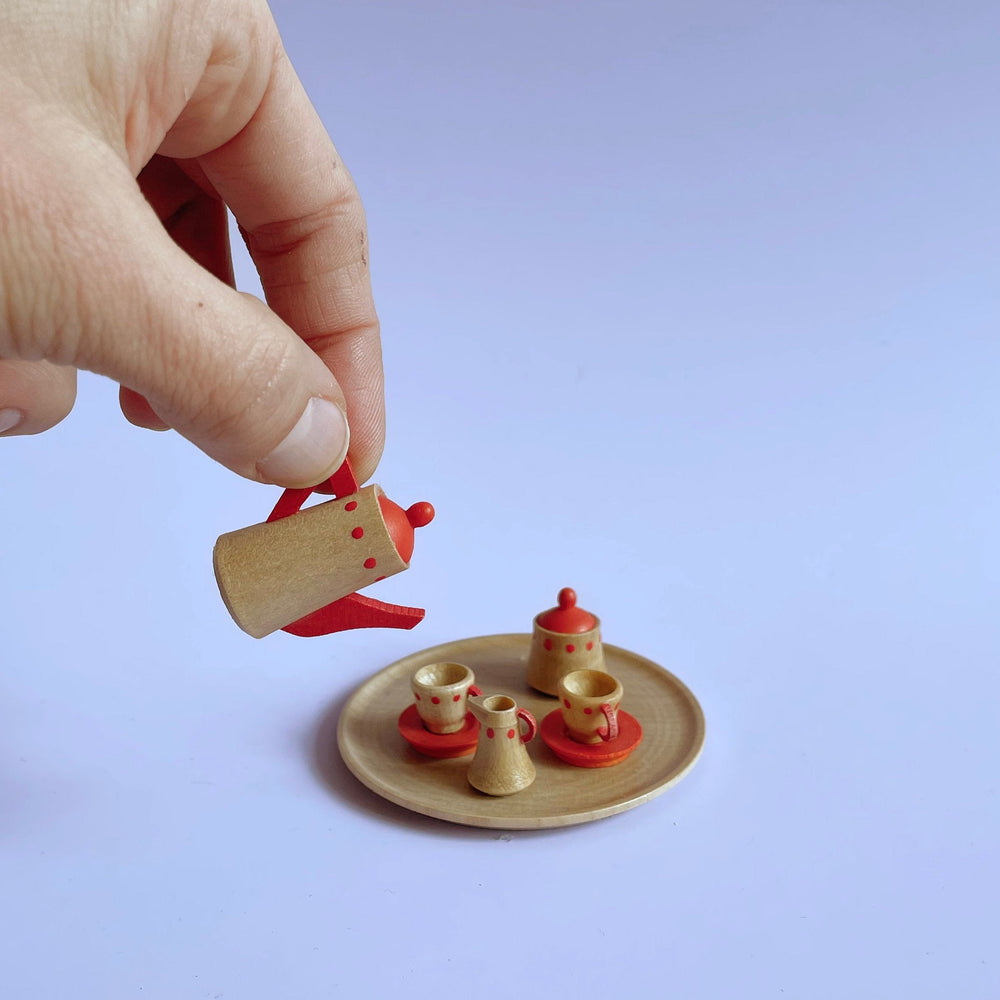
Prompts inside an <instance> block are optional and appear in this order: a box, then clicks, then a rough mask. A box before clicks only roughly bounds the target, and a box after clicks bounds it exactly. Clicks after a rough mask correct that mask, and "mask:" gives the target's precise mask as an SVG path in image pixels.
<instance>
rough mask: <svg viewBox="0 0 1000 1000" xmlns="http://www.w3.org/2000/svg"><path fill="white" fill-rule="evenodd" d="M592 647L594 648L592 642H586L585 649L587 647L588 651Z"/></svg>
mask: <svg viewBox="0 0 1000 1000" xmlns="http://www.w3.org/2000/svg"><path fill="white" fill-rule="evenodd" d="M593 648H594V644H593V643H592V642H588V643H587V649H588V651H589V650H591V649H593Z"/></svg>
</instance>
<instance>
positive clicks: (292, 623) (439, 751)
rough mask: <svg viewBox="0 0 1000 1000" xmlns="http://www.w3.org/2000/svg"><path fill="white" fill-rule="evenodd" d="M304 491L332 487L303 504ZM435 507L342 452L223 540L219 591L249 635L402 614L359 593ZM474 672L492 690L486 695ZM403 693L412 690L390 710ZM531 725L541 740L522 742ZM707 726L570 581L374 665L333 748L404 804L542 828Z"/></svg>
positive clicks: (585, 811) (602, 800)
mask: <svg viewBox="0 0 1000 1000" xmlns="http://www.w3.org/2000/svg"><path fill="white" fill-rule="evenodd" d="M314 492H317V493H320V494H324V495H326V496H327V497H329V499H325V500H323V501H322V502H319V503H316V504H314V505H313V506H310V507H307V506H304V505H305V503H306V501H307V500H308V499H309V498H310V496H311V495H312V494H313V493H314ZM433 517H434V508H433V507H432V506H431V505H430V504H429V503H426V502H419V503H415V504H412V505H411V506H410V507H408V508H406V509H405V510H404V509H403V508H402V507H401V506H399V505H398V504H396V503H394V502H393V501H392V500H390V499H389V498H388V497H387V496H386V495H385V493H384V492H383V491H382V489H381V487H379V486H377V485H370V486H366V487H362V486H361V485H360V484H359V483H358V481H357V479H356V478H355V476H354V472H353V470H352V469H351V466H350V463H349V462H345V463H344V464H343V465H342V466H341V468H339V469H338V470H337V471H336V472H335V473H334V474H333V475H332V476H330V477H329V479H328V480H326V481H325V482H323V483H322V484H320V485H319V486H315V487H309V488H304V489H287V490H285V491H284V492H283V493H282V494H281V496H280V498H279V499H278V501H277V503H276V504H275V506H274V508H273V510H272V511H271V513H270V515H269V516H268V517H267V519H266V520H265V521H264V522H262V523H260V524H254V525H250V526H249V527H246V528H241V529H238V530H236V531H231V532H228V533H226V534H224V535H221V536H220V537H219V539H218V541H217V542H216V545H215V550H214V555H213V562H214V566H215V574H216V580H217V582H218V584H219V592H220V594H221V596H222V599H223V601H224V602H225V605H226V608H227V609H228V610H229V612H230V614H231V615H232V617H233V620H234V621H235V622H236V624H237V625H239V627H240V628H242V629H243V630H244V631H245V632H247V633H248V634H249V635H252V636H254V637H255V638H262V637H263V636H266V635H268V634H270V633H271V632H274V631H276V630H277V629H282V630H284V631H286V632H290V633H292V634H293V635H298V636H320V635H328V634H330V633H332V632H338V631H343V630H348V629H356V628H401V629H409V628H413V627H414V626H415V625H416V624H418V623H419V622H420V620H421V619H422V618H423V616H424V612H423V610H422V609H420V608H413V607H403V606H400V605H395V604H387V603H385V602H383V601H379V600H377V599H374V598H371V597H368V596H367V595H365V594H362V593H361V592H360V591H361V590H364V589H367V588H368V587H369V586H371V585H374V584H377V583H378V582H379V581H380V580H383V579H385V578H386V577H387V576H391V575H393V574H395V573H399V572H401V571H403V570H405V569H407V568H408V567H409V565H410V559H411V557H412V554H413V549H414V534H415V530H416V529H418V528H422V527H424V526H425V525H427V524H428V523H429V522H430V521H431V520H432V518H433ZM477 679H478V681H479V684H480V685H482V687H483V688H489V689H490V690H491V691H493V690H496V689H499V693H490V694H488V695H484V694H483V690H482V689H481V688H480V687H479V686H477V684H476V680H477ZM626 688H627V689H628V691H629V697H630V698H631V699H632V701H631V702H630V703H632V704H641V705H642V706H643V708H642V713H643V723H644V725H640V724H639V722H638V720H637V719H636V718H635V717H634V716H632V715H630V714H629V713H628V712H625V711H624V710H622V708H621V702H622V697H623V693H624V690H625V689H626ZM407 692H409V698H411V699H412V700H411V701H409V703H408V704H407V705H406V707H405V708H404V709H403V711H402V713H401V714H398V716H397V713H398V712H399V708H398V706H399V705H400V704H401V703H402V702H404V701H405V700H407ZM552 698H558V699H559V703H558V707H555V708H553V706H552V702H551V699H552ZM536 718H541V720H542V721H541V724H540V725H539V724H538V723H537V722H536ZM644 726H645V732H644ZM536 735H538V736H540V738H541V740H540V741H541V742H542V743H544V744H545V746H546V747H547V748H548V749H549V750H550V751H551V753H548V754H547V753H545V752H538V751H536V750H535V748H534V747H532V748H531V751H530V752H529V749H528V744H529V743H530V742H531V741H532V740H533V739H534V737H535V736H536ZM704 735H705V720H704V716H703V715H702V712H701V707H700V706H699V704H698V702H697V700H696V699H695V697H694V695H693V694H692V693H691V692H690V691H689V690H688V689H687V687H685V685H684V684H683V683H682V682H681V681H680V680H679V679H678V678H676V677H675V676H674V675H673V674H671V673H670V672H669V671H667V670H664V669H663V668H662V667H660V666H659V665H658V664H656V663H653V662H652V661H650V660H647V659H645V658H644V657H642V656H639V655H637V654H635V653H632V652H629V651H628V650H625V649H621V648H620V647H617V646H610V645H607V644H604V643H602V641H601V634H600V622H599V620H598V619H597V617H596V616H594V615H592V614H590V613H589V612H587V611H584V610H583V609H581V608H579V607H577V605H576V595H575V594H574V593H573V591H572V590H570V589H569V588H566V589H564V590H562V591H561V592H560V594H559V602H558V605H557V606H556V607H554V608H550V609H548V610H547V611H543V612H542V613H541V614H539V615H537V616H536V617H535V620H534V626H533V629H532V632H531V634H530V635H524V634H512V635H493V636H478V637H475V638H471V639H460V640H455V641H454V642H450V643H444V644H442V645H440V646H435V647H433V648H431V649H425V650H421V651H420V652H417V653H413V654H411V655H409V656H407V657H404V658H403V659H402V660H398V661H397V662H396V663H393V664H390V665H389V666H388V667H386V668H384V669H383V670H381V671H379V672H378V673H377V674H375V675H374V676H373V677H371V678H369V680H368V681H367V682H366V683H365V684H363V685H362V686H361V687H360V688H359V689H358V690H357V691H355V693H354V694H353V695H352V697H351V698H350V699H349V700H348V702H347V704H346V705H345V706H344V708H343V710H342V712H341V714H340V717H339V720H338V726H337V745H338V747H339V749H340V754H341V757H342V758H343V760H344V761H345V763H346V764H347V767H348V768H349V769H350V771H351V772H352V773H353V774H354V775H355V776H356V777H357V778H358V780H359V781H361V782H362V783H363V784H365V785H366V786H367V787H369V788H370V789H372V790H373V791H375V792H376V793H377V794H379V795H381V796H382V797H383V798H385V799H388V800H389V801H391V802H395V803H397V804H398V805H401V806H403V807H405V808H407V809H410V810H413V811H415V812H419V813H423V814H424V815H427V816H434V817H437V818H439V819H444V820H448V821H450V822H455V823H463V824H467V825H471V826H486V827H495V828H501V829H538V828H542V827H553V826H566V825H569V824H571V823H583V822H588V821H590V820H593V819H598V818H600V817H603V816H609V815H612V814H613V813H616V812H621V811H623V810H625V809H631V808H633V807H634V806H637V805H640V804H641V803H643V802H646V801H648V800H649V799H650V798H652V797H653V796H655V795H659V794H660V793H661V792H662V791H664V790H665V789H666V788H669V787H670V786H671V785H673V784H675V783H676V782H677V781H679V780H680V779H681V778H682V777H683V776H684V775H685V774H686V773H687V772H688V771H689V770H690V768H691V767H693V766H694V763H695V761H696V760H697V759H698V756H699V754H700V753H701V748H702V745H703V743H704ZM640 742H642V743H643V747H642V751H641V752H640V753H634V751H635V750H636V749H637V747H639V744H640ZM470 756H471V758H472V759H471V761H470V762H469V763H468V766H466V763H465V758H466V757H470ZM627 758H630V759H629V760H628V763H627V764H626V765H625V767H623V768H621V769H620V770H619V771H614V772H611V774H612V775H613V777H612V778H611V779H610V780H609V778H608V777H607V775H608V773H609V769H610V768H612V766H614V765H620V764H622V763H623V762H624V761H626V759H627ZM536 777H537V778H539V780H538V781H537V782H536ZM515 792H517V793H520V794H517V795H515V794H514V793H515Z"/></svg>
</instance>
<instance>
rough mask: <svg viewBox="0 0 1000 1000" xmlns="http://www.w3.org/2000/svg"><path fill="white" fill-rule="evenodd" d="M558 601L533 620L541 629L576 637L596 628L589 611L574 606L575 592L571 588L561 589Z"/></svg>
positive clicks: (594, 619) (595, 622)
mask: <svg viewBox="0 0 1000 1000" xmlns="http://www.w3.org/2000/svg"><path fill="white" fill-rule="evenodd" d="M558 601H559V604H558V605H557V606H556V607H554V608H549V610H548V611H543V612H542V613H541V614H540V615H539V616H538V617H537V618H536V619H535V621H536V622H537V623H538V624H539V625H541V627H542V628H544V629H548V631H549V632H562V633H564V634H566V635H577V634H579V633H580V632H589V631H590V630H591V629H593V628H596V627H597V619H596V618H595V617H594V616H593V615H592V614H591V613H590V612H589V611H584V610H583V608H578V607H577V606H576V591H575V590H573V589H572V587H563V589H562V590H560V591H559V597H558Z"/></svg>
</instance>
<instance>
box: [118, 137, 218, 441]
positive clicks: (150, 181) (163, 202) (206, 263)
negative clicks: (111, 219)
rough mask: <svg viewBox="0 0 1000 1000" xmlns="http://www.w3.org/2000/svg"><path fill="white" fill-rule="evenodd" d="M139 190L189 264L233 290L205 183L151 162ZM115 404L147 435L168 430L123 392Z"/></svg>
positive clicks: (143, 403)
mask: <svg viewBox="0 0 1000 1000" xmlns="http://www.w3.org/2000/svg"><path fill="white" fill-rule="evenodd" d="M138 181H139V188H140V190H141V191H142V193H143V194H144V195H145V196H146V200H147V201H148V202H149V204H150V206H151V207H152V209H153V211H154V212H156V214H157V215H158V216H159V218H160V220H161V222H162V223H163V228H164V229H166V231H167V232H168V233H169V234H170V236H171V237H172V238H173V240H174V242H175V243H176V244H177V245H178V246H179V247H180V248H181V249H182V250H184V251H185V252H186V253H187V254H188V256H189V257H191V259H192V260H194V261H196V262H197V263H199V264H200V265H201V266H202V267H203V268H205V270H206V271H208V272H209V273H211V274H214V275H215V276H216V277H217V278H218V279H219V280H220V281H224V282H225V283H226V284H227V285H235V282H234V278H233V261H232V254H231V253H230V247H229V220H228V215H227V212H226V206H225V205H224V204H223V202H222V201H221V200H220V198H219V196H218V195H217V194H215V193H214V192H213V191H212V190H211V188H210V186H209V185H208V182H207V181H205V180H204V179H203V178H201V177H196V176H195V177H193V176H191V175H190V172H186V171H184V170H182V169H181V167H180V166H178V164H177V163H176V162H175V161H173V160H170V159H167V158H166V157H163V156H154V157H153V159H152V160H150V162H149V163H147V164H146V166H145V167H144V168H143V170H142V172H141V173H140V174H139V178H138ZM119 404H120V406H121V409H122V413H123V414H124V415H125V419H126V420H128V421H129V422H130V423H132V424H135V425H136V426H137V427H145V428H147V429H148V430H153V431H164V430H168V429H169V428H168V426H167V424H166V423H165V422H164V421H163V420H162V418H161V417H160V416H159V415H158V414H156V413H155V412H154V410H153V408H152V406H150V404H149V400H147V399H146V398H145V397H144V396H142V395H140V394H139V393H137V392H135V391H133V390H132V389H129V388H128V387H125V386H123V387H122V388H121V389H120V390H119Z"/></svg>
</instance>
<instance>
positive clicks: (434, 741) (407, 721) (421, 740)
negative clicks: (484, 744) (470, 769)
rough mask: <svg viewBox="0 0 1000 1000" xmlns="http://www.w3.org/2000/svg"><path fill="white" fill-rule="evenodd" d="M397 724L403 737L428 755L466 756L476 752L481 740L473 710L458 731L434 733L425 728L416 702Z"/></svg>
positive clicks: (405, 711) (406, 710)
mask: <svg viewBox="0 0 1000 1000" xmlns="http://www.w3.org/2000/svg"><path fill="white" fill-rule="evenodd" d="M397 725H398V726H399V731H400V733H402V735H403V739H404V740H406V742H407V743H409V744H410V746H411V747H413V749H414V750H419V751H420V752H421V753H422V754H426V755H427V756H428V757H438V758H445V757H464V756H466V754H470V753H473V752H475V749H476V744H477V743H478V742H479V720H478V719H477V718H476V717H475V716H474V715H473V714H472V713H471V712H468V713H467V714H466V716H465V725H464V726H462V728H461V729H459V730H458V732H456V733H432V732H431V731H430V730H429V729H425V728H424V724H423V722H422V721H421V719H420V713H419V712H418V711H417V706H416V705H415V704H414V705H410V706H409V708H406V709H404V711H403V714H402V715H400V717H399V722H398V723H397Z"/></svg>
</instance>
